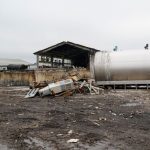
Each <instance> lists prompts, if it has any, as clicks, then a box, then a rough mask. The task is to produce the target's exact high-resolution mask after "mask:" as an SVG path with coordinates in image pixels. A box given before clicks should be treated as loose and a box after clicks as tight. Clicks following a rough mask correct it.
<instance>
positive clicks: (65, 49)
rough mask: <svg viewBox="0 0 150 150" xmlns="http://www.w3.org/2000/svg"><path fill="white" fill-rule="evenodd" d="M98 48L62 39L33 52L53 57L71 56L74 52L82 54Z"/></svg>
mask: <svg viewBox="0 0 150 150" xmlns="http://www.w3.org/2000/svg"><path fill="white" fill-rule="evenodd" d="M97 51H99V50H97V49H94V48H90V47H87V46H83V45H80V44H76V43H72V42H69V41H63V42H61V43H58V44H56V45H53V46H50V47H48V48H45V49H43V50H39V51H37V52H35V53H34V54H35V55H53V56H55V57H64V58H70V57H73V56H74V55H75V54H78V55H79V54H80V53H81V54H83V53H85V52H86V53H87V52H89V53H95V52H97Z"/></svg>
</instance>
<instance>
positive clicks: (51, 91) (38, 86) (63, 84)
mask: <svg viewBox="0 0 150 150" xmlns="http://www.w3.org/2000/svg"><path fill="white" fill-rule="evenodd" d="M30 88H31V89H30V91H29V92H28V93H27V95H26V96H25V98H32V97H35V96H36V95H39V96H41V97H44V96H48V95H51V96H64V97H67V96H71V95H73V94H75V93H83V94H86V93H90V94H100V93H101V92H102V91H103V89H102V88H99V87H97V86H95V85H94V81H93V80H92V79H90V80H88V79H79V77H78V76H77V75H76V76H75V75H74V76H72V77H70V78H68V79H64V80H61V81H57V82H52V83H49V84H48V82H46V81H44V82H40V83H36V82H34V83H33V85H31V86H30Z"/></svg>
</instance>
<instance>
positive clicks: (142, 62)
mask: <svg viewBox="0 0 150 150" xmlns="http://www.w3.org/2000/svg"><path fill="white" fill-rule="evenodd" d="M94 75H95V80H96V81H127V80H150V51H149V50H130V51H129V50H126V51H115V52H114V51H113V52H109V51H107V52H97V53H96V54H95V57H94Z"/></svg>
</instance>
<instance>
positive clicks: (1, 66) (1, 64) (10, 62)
mask: <svg viewBox="0 0 150 150" xmlns="http://www.w3.org/2000/svg"><path fill="white" fill-rule="evenodd" d="M23 66H24V67H23ZM25 66H27V68H28V67H29V66H30V63H29V62H27V61H24V60H21V59H7V58H0V70H1V71H2V70H9V69H10V68H12V69H13V68H18V69H19V67H20V68H21V67H22V68H25Z"/></svg>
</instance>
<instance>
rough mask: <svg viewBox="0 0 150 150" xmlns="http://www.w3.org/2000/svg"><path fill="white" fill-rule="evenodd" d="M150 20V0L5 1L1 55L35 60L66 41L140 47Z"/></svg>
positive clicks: (0, 1)
mask: <svg viewBox="0 0 150 150" xmlns="http://www.w3.org/2000/svg"><path fill="white" fill-rule="evenodd" d="M149 18H150V2H149V0H132V1H131V0H126V1H124V0H0V54H1V55H0V57H5V58H22V59H25V60H28V61H35V57H34V55H33V54H32V53H33V52H35V51H37V50H40V49H43V48H46V47H48V46H50V45H52V44H55V43H57V42H61V41H64V40H69V41H72V42H76V43H80V44H84V45H87V46H91V47H95V48H98V49H102V50H103V49H104V50H112V48H113V47H114V46H115V45H118V47H119V48H120V49H140V48H143V46H144V44H145V43H147V42H150V41H149V39H150V32H149V28H150V19H149Z"/></svg>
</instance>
